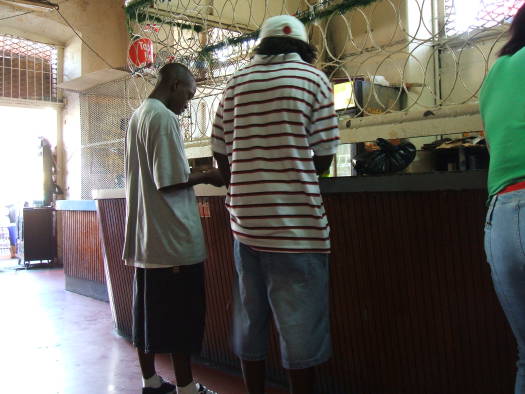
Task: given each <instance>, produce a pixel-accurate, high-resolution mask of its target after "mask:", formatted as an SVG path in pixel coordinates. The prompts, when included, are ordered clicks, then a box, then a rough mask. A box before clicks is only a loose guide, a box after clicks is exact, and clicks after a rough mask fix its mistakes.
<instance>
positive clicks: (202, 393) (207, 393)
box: [196, 383, 218, 394]
mask: <svg viewBox="0 0 525 394" xmlns="http://www.w3.org/2000/svg"><path fill="white" fill-rule="evenodd" d="M196 384H197V393H199V394H218V393H217V392H215V391H211V390H210V389H208V388H206V386H203V385H202V384H200V383H196Z"/></svg>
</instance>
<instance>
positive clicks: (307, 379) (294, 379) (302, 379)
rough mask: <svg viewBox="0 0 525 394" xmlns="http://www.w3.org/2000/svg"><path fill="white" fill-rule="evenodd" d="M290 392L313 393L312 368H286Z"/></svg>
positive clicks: (292, 393) (295, 393)
mask: <svg viewBox="0 0 525 394" xmlns="http://www.w3.org/2000/svg"><path fill="white" fill-rule="evenodd" d="M286 372H288V381H289V382H290V393H291V394H313V393H314V384H315V374H314V369H313V368H306V369H287V370H286Z"/></svg>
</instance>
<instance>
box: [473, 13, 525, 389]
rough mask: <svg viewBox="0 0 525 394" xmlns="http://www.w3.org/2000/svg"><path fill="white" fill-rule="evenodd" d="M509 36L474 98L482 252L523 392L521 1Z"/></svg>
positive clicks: (524, 44) (524, 50)
mask: <svg viewBox="0 0 525 394" xmlns="http://www.w3.org/2000/svg"><path fill="white" fill-rule="evenodd" d="M510 35H511V37H510V39H509V40H508V41H507V43H506V44H505V45H504V46H503V48H502V49H501V51H500V52H499V58H498V60H497V61H496V63H495V64H494V66H492V68H491V70H490V72H489V74H488V75H487V77H486V78H485V81H484V82H483V87H482V88H481V92H480V98H479V102H480V111H481V117H482V119H483V124H484V128H485V133H486V138H487V142H488V145H489V148H490V165H489V177H488V190H489V198H490V204H489V209H488V212H487V219H486V223H485V252H486V254H487V260H488V262H489V264H490V268H491V274H492V281H493V283H494V288H495V290H496V293H497V295H498V298H499V301H500V303H501V306H502V308H503V311H504V312H505V315H506V316H507V319H508V321H509V323H510V326H511V328H512V331H513V332H514V335H515V337H516V341H517V343H518V354H519V356H518V363H517V365H518V371H517V377H516V384H515V394H525V4H524V5H523V6H521V8H520V9H519V10H518V12H517V13H516V15H515V16H514V19H513V21H512V24H511V26H510ZM522 208H523V209H522Z"/></svg>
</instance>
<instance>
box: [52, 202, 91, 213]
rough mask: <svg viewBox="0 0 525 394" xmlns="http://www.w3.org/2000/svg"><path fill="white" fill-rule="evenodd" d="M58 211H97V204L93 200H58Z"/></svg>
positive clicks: (56, 207) (56, 206)
mask: <svg viewBox="0 0 525 394" xmlns="http://www.w3.org/2000/svg"><path fill="white" fill-rule="evenodd" d="M55 209H56V210H57V211H96V210H97V206H96V204H95V201H93V200H57V201H56V204H55Z"/></svg>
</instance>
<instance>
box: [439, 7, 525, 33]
mask: <svg viewBox="0 0 525 394" xmlns="http://www.w3.org/2000/svg"><path fill="white" fill-rule="evenodd" d="M522 3H523V2H522V1H517V0H461V1H457V0H445V20H446V34H447V36H455V35H458V34H462V33H465V32H469V31H472V30H475V29H486V28H490V27H493V26H496V25H498V24H499V23H501V21H509V19H510V16H511V15H514V14H515V13H516V11H518V9H519V7H520V6H521V4H522Z"/></svg>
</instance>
